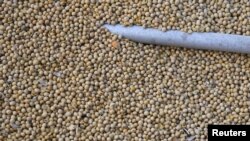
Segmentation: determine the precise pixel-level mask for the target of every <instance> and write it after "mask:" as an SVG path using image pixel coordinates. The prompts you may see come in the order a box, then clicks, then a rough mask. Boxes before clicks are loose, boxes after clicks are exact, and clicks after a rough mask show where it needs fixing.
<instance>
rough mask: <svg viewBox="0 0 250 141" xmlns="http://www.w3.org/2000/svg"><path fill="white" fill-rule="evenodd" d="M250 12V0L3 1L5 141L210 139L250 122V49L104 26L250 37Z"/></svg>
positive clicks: (1, 121)
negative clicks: (127, 35)
mask: <svg viewBox="0 0 250 141" xmlns="http://www.w3.org/2000/svg"><path fill="white" fill-rule="evenodd" d="M249 16H250V3H249V0H209V1H208V0H195V1H190V0H169V1H163V0H148V1H140V0H135V1H133V2H132V0H131V1H130V0H103V1H94V0H91V1H80V0H73V1H66V0H54V1H53V0H48V1H38V0H29V1H17V0H13V1H7V0H6V1H2V0H1V1H0V109H1V112H0V125H1V126H0V140H44V141H45V140H60V141H63V140H65V141H68V140H83V141H113V140H117V141H118V140H127V141H133V140H152V141H154V140H155V141H160V140H163V141H164V140H166V141H185V140H188V141H193V140H197V141H202V140H206V139H207V135H206V134H207V133H206V128H207V127H206V126H207V124H212V123H213V124H216V123H217V124H250V117H249V116H250V108H249V107H250V58H249V55H243V54H233V53H223V52H212V51H199V50H191V49H189V50H188V49H182V48H173V47H169V48H162V47H160V46H153V45H143V44H139V43H134V42H131V41H128V40H125V39H121V38H120V37H117V36H114V35H111V33H109V32H108V31H107V30H105V29H103V28H100V27H101V26H102V24H103V23H112V24H115V23H118V22H120V23H122V24H124V25H133V24H138V25H143V26H145V27H157V28H160V29H162V30H168V29H180V30H183V31H186V32H192V31H200V32H203V31H207V32H208V31H214V32H224V33H234V34H242V35H250V24H249Z"/></svg>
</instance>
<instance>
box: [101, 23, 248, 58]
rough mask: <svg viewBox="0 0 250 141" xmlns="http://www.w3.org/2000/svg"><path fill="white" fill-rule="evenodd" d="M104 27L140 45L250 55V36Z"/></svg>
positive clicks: (115, 26)
mask: <svg viewBox="0 0 250 141" xmlns="http://www.w3.org/2000/svg"><path fill="white" fill-rule="evenodd" d="M104 27H105V28H107V29H108V30H109V31H110V32H112V33H114V34H118V35H121V36H122V37H125V38H128V39H130V40H132V41H136V42H140V43H147V44H156V45H169V46H180V47H185V48H194V49H205V50H218V51H226V52H238V53H250V36H243V35H232V34H222V33H212V32H208V33H198V32H193V33H190V34H189V33H185V32H182V31H177V30H170V31H166V32H163V31H160V30H158V29H153V28H143V27H141V26H131V27H125V26H122V25H119V24H118V25H108V24H106V25H104Z"/></svg>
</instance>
